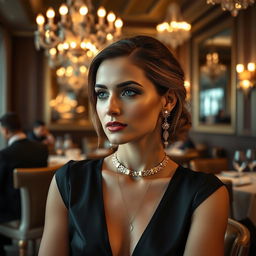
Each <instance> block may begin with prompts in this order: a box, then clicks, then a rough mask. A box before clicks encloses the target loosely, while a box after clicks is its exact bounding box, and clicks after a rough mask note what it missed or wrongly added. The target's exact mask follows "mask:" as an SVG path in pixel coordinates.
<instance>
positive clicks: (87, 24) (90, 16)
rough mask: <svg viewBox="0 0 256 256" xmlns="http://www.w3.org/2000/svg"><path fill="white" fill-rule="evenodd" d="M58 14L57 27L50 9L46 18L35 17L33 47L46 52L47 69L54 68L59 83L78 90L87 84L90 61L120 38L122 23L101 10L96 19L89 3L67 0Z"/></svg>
mask: <svg viewBox="0 0 256 256" xmlns="http://www.w3.org/2000/svg"><path fill="white" fill-rule="evenodd" d="M59 14H60V21H59V22H58V23H57V24H55V23H54V19H55V11H54V10H53V8H51V7H50V8H49V9H48V10H47V12H46V17H47V18H45V17H44V16H43V15H42V14H39V15H38V16H37V18H36V22H37V25H38V28H37V31H36V32H35V45H36V48H37V49H40V48H43V49H45V53H46V55H47V56H48V61H49V65H50V67H52V68H57V77H58V82H59V83H60V84H64V85H69V86H70V87H72V88H73V89H75V90H77V89H79V88H82V87H83V86H84V85H85V83H86V75H87V69H88V66H89V64H90V62H91V60H92V58H93V57H94V56H95V55H96V54H97V53H98V52H99V51H100V50H101V49H102V48H104V47H105V46H106V45H108V44H110V43H112V42H113V41H115V40H117V39H118V38H119V37H120V35H121V29H122V26H123V22H122V20H121V19H120V18H116V15H115V14H114V13H113V12H109V13H108V14H107V13H106V10H105V9H104V8H103V7H100V8H99V9H98V10H97V17H95V16H96V15H95V13H94V8H93V6H92V3H91V0H67V2H66V4H62V5H61V6H60V8H59ZM46 19H47V21H46Z"/></svg>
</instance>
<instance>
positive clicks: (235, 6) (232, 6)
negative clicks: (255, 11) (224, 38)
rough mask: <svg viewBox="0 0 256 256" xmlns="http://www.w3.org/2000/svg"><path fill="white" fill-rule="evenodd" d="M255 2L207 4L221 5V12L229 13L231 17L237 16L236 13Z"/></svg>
mask: <svg viewBox="0 0 256 256" xmlns="http://www.w3.org/2000/svg"><path fill="white" fill-rule="evenodd" d="M254 3H255V0H207V4H221V8H222V10H223V11H230V12H231V14H232V15H233V16H237V14H238V11H239V10H242V9H246V8H247V7H248V6H249V5H252V4H254Z"/></svg>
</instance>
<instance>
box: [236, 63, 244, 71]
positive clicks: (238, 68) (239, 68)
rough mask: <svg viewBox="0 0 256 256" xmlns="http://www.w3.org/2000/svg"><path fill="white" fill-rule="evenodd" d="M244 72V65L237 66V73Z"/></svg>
mask: <svg viewBox="0 0 256 256" xmlns="http://www.w3.org/2000/svg"><path fill="white" fill-rule="evenodd" d="M243 71H244V65H243V64H237V65H236V72H237V73H242V72H243Z"/></svg>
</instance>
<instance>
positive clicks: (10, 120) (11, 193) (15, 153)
mask: <svg viewBox="0 0 256 256" xmlns="http://www.w3.org/2000/svg"><path fill="white" fill-rule="evenodd" d="M0 132H1V135H2V136H3V137H4V138H5V139H6V140H7V142H8V145H7V147H6V148H4V149H2V150H0V223H4V222H8V221H12V220H17V219H19V218H20V216H21V209H20V195H19V193H20V192H19V190H17V189H14V187H13V170H14V169H15V168H25V167H26V168H29V167H42V166H47V158H48V150H47V147H46V146H45V145H43V144H41V143H39V142H35V141H30V140H29V139H28V138H27V136H26V134H25V133H24V132H23V131H22V127H21V124H20V120H19V117H18V115H17V114H16V113H12V112H8V113H6V114H4V115H3V116H1V117H0ZM1 241H2V239H1V237H0V243H1V244H0V245H1V249H0V254H1V251H2V249H3V248H2V246H3V244H2V242H1Z"/></svg>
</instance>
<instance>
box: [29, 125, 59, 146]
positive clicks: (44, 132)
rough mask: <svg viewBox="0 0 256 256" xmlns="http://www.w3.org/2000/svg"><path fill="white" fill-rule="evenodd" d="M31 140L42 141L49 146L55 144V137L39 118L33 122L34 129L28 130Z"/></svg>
mask: <svg viewBox="0 0 256 256" xmlns="http://www.w3.org/2000/svg"><path fill="white" fill-rule="evenodd" d="M28 138H29V139H30V140H34V141H39V142H42V143H44V144H46V145H48V146H53V145H54V141H55V139H54V137H53V135H52V134H51V133H50V132H49V130H48V129H47V127H46V125H45V123H44V122H43V121H40V120H37V121H35V122H34V124H33V130H32V131H30V132H28Z"/></svg>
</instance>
